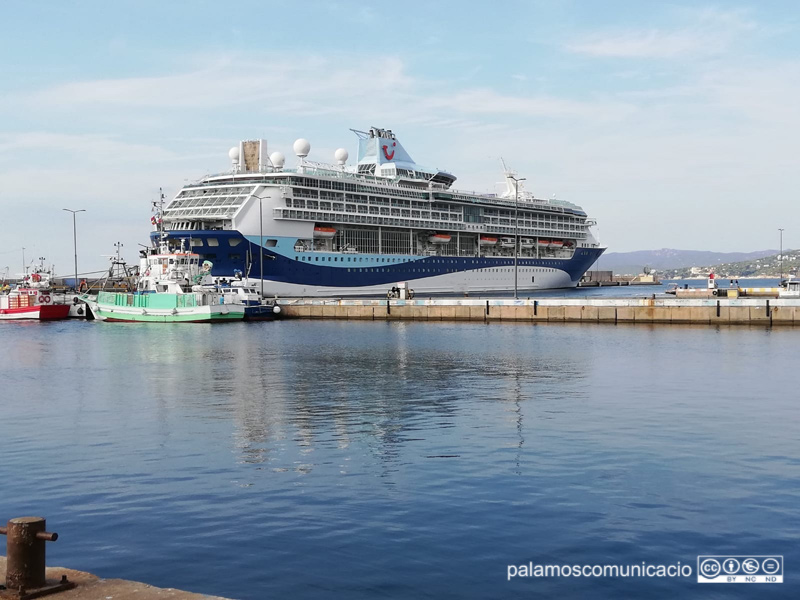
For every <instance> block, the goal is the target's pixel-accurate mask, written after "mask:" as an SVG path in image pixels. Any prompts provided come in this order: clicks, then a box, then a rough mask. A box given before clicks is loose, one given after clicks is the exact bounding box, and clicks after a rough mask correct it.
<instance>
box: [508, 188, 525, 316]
mask: <svg viewBox="0 0 800 600" xmlns="http://www.w3.org/2000/svg"><path fill="white" fill-rule="evenodd" d="M509 177H510V178H511V179H513V180H514V300H516V299H517V262H518V260H517V259H518V256H519V216H518V215H519V182H520V181H525V177H514V176H513V175H509Z"/></svg>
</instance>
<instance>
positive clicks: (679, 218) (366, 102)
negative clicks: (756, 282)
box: [0, 0, 800, 272]
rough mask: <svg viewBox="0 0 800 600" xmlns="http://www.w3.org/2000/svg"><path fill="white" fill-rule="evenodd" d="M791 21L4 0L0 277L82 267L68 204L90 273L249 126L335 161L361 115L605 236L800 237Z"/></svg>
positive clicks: (434, 158)
mask: <svg viewBox="0 0 800 600" xmlns="http://www.w3.org/2000/svg"><path fill="white" fill-rule="evenodd" d="M798 28H800V9H798V7H797V5H796V4H795V3H791V2H770V3H755V2H753V3H738V2H725V3H718V4H702V3H698V2H691V3H681V2H676V3H643V2H589V1H585V2H570V1H563V2H559V1H552V2H537V1H531V2H496V3H492V4H487V3H485V2H435V3H434V2H402V3H380V4H378V3H365V2H352V3H351V2H343V1H340V2H313V1H308V2H302V3H300V2H268V1H261V2H248V1H244V0H240V1H238V2H236V3H223V2H210V1H207V2H178V1H173V2H163V1H162V2H147V1H139V2H125V1H117V2H72V3H69V2H25V3H23V2H6V3H3V5H2V7H0V116H2V119H1V120H0V215H2V216H0V226H2V241H0V272H1V271H2V270H4V268H5V266H6V265H9V266H10V267H11V271H12V272H18V271H19V270H20V269H21V265H22V256H21V247H22V246H26V248H27V250H26V255H27V256H28V257H38V256H46V257H47V258H48V260H49V261H54V262H55V263H56V266H57V270H58V271H60V272H65V271H66V272H68V271H70V270H71V255H72V231H71V218H70V216H69V215H68V214H67V213H65V212H63V211H62V210H61V209H62V208H63V207H68V208H85V209H87V212H86V213H82V214H81V215H79V217H78V223H79V242H80V243H79V253H80V261H81V268H82V269H83V268H84V267H85V268H102V267H103V265H104V264H105V261H106V259H105V258H102V255H104V254H111V253H112V252H113V246H112V245H113V243H114V242H116V241H121V242H123V243H124V245H125V246H124V248H125V252H124V254H125V255H127V256H128V257H129V258H130V259H133V258H134V257H135V253H134V251H133V250H134V249H135V248H136V245H137V244H138V243H147V235H148V231H149V218H150V213H149V202H150V200H153V199H155V198H156V197H157V195H158V188H159V187H163V188H164V190H165V192H166V193H167V194H168V196H171V195H172V194H174V193H175V192H176V191H177V189H179V188H180V186H182V185H183V184H184V182H185V181H187V180H192V179H195V178H198V177H200V176H202V175H203V174H205V173H211V172H221V171H224V170H226V169H227V168H228V160H227V150H228V148H229V147H231V146H232V145H234V144H235V143H236V142H238V140H240V139H253V138H266V139H267V140H268V141H269V144H270V151H272V150H281V151H283V152H284V154H286V155H287V156H291V144H292V142H293V140H294V139H296V138H298V137H305V138H307V139H309V140H310V141H311V144H312V153H311V156H310V158H312V159H315V160H320V161H332V155H333V151H334V150H335V149H336V148H337V147H340V146H343V147H346V148H348V149H349V150H350V155H351V156H354V155H355V136H353V134H352V133H351V132H349V131H348V128H350V127H354V128H361V129H363V128H367V127H369V126H371V125H375V126H379V127H387V128H391V129H393V130H394V131H395V132H396V133H397V134H398V136H399V138H400V139H401V141H402V142H403V145H404V146H405V147H406V149H407V150H408V151H409V153H410V154H411V156H413V157H414V159H415V160H416V161H417V162H418V163H420V164H424V165H428V166H431V167H439V168H443V169H447V170H449V171H451V172H453V173H454V174H455V175H457V176H458V177H459V180H458V182H457V183H456V187H460V188H462V189H471V190H478V191H492V190H494V189H496V188H495V184H496V182H498V181H499V180H500V157H501V156H502V157H503V158H504V159H505V160H506V162H507V163H508V164H509V165H510V166H512V167H513V168H515V169H516V170H517V171H519V173H520V174H521V175H522V176H525V177H527V178H528V188H529V189H530V190H532V191H534V192H535V193H537V195H539V196H545V197H550V196H552V195H553V194H555V195H556V196H557V197H559V198H563V199H566V200H571V201H573V202H576V203H578V204H580V205H582V206H583V207H584V208H585V209H586V210H587V212H589V214H591V215H592V216H594V217H596V218H597V219H598V220H599V223H600V227H599V229H600V235H601V239H602V241H603V243H604V244H606V245H608V246H609V248H610V249H611V250H612V251H614V250H616V251H626V250H638V249H654V248H661V247H673V248H686V249H710V250H719V251H733V250H754V249H761V248H768V247H773V248H775V247H777V245H778V231H777V230H778V228H779V227H784V228H785V229H786V231H785V233H784V246H785V247H795V246H798V245H800V225H794V226H793V224H797V223H800V219H798V216H799V215H798V212H799V211H798V208H797V207H798V203H797V201H796V199H795V198H794V195H795V194H798V193H799V192H798V190H800V185H798V183H800V182H798V173H799V172H800V169H798V166H799V165H798V156H800V152H798V150H800V147H799V146H800V111H798V108H797V105H798V99H800V55H799V53H798V50H800V47H799V46H800V36H798ZM291 160H292V159H291V158H290V160H289V162H290V163H291Z"/></svg>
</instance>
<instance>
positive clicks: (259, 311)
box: [220, 280, 281, 321]
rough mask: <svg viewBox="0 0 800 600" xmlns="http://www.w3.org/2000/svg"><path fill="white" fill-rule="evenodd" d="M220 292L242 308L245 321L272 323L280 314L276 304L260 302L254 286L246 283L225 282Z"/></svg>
mask: <svg viewBox="0 0 800 600" xmlns="http://www.w3.org/2000/svg"><path fill="white" fill-rule="evenodd" d="M220 291H221V292H223V293H230V294H232V296H233V302H234V303H235V304H241V305H242V306H244V320H245V321H272V320H273V319H275V317H277V316H278V314H279V313H280V312H281V309H280V307H279V306H278V305H277V304H274V303H268V302H266V301H264V300H262V299H261V294H260V293H259V290H258V288H257V287H256V285H255V284H253V283H250V282H248V281H243V280H235V281H232V282H227V281H225V282H224V283H222V284H221V286H220Z"/></svg>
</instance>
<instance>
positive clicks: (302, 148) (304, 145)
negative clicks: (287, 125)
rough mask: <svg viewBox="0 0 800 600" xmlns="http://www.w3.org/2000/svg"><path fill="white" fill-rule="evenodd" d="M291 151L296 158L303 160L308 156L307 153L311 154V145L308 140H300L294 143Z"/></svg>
mask: <svg viewBox="0 0 800 600" xmlns="http://www.w3.org/2000/svg"><path fill="white" fill-rule="evenodd" d="M292 149H293V150H294V153H295V154H296V155H297V156H299V157H300V158H305V157H306V156H308V153H309V152H311V144H310V143H309V142H308V140H306V139H303V138H300V139H299V140H296V141H295V143H294V145H293V146H292Z"/></svg>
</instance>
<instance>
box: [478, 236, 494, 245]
mask: <svg viewBox="0 0 800 600" xmlns="http://www.w3.org/2000/svg"><path fill="white" fill-rule="evenodd" d="M479 243H480V245H481V246H494V245H495V244H496V243H497V238H496V237H492V236H490V235H482V236H481V237H480V240H479Z"/></svg>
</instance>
